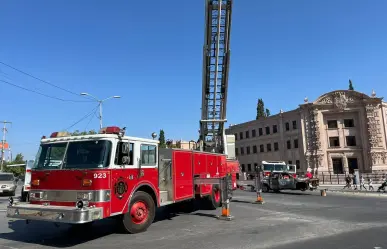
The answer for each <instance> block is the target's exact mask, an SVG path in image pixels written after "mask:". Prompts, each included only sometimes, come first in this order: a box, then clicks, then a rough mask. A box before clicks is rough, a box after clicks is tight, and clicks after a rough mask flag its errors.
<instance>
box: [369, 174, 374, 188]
mask: <svg viewBox="0 0 387 249" xmlns="http://www.w3.org/2000/svg"><path fill="white" fill-rule="evenodd" d="M371 189H372V191H374V186H372V178H371V177H368V190H369V191H371Z"/></svg>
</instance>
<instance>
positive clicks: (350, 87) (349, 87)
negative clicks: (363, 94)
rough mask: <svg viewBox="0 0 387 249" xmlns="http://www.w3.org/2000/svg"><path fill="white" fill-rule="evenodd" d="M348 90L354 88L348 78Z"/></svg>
mask: <svg viewBox="0 0 387 249" xmlns="http://www.w3.org/2000/svg"><path fill="white" fill-rule="evenodd" d="M348 90H355V89H354V88H353V85H352V80H351V79H349V86H348Z"/></svg>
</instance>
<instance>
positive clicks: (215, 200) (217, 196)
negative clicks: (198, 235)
mask: <svg viewBox="0 0 387 249" xmlns="http://www.w3.org/2000/svg"><path fill="white" fill-rule="evenodd" d="M221 205H222V194H221V190H220V187H219V185H212V192H211V195H210V196H208V207H209V209H212V210H215V209H217V208H218V207H220V206H221Z"/></svg>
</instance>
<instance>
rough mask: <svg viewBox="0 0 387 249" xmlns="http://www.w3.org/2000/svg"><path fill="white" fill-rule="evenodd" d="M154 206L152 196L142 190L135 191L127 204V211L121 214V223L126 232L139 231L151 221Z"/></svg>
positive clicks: (145, 227) (154, 212)
mask: <svg viewBox="0 0 387 249" xmlns="http://www.w3.org/2000/svg"><path fill="white" fill-rule="evenodd" d="M155 215H156V206H155V202H154V201H153V199H152V197H151V196H150V195H149V194H148V193H146V192H142V191H138V192H136V193H135V194H134V195H133V197H132V199H131V201H130V205H129V212H127V213H125V214H124V215H123V216H122V225H123V228H124V230H125V231H126V232H128V233H141V232H144V231H146V230H147V229H148V227H149V226H150V225H151V224H152V223H153V220H154V218H155Z"/></svg>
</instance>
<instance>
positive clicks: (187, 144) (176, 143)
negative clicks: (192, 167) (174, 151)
mask: <svg viewBox="0 0 387 249" xmlns="http://www.w3.org/2000/svg"><path fill="white" fill-rule="evenodd" d="M171 147H173V148H179V149H185V150H192V149H196V142H195V141H193V140H191V141H184V140H172V144H171Z"/></svg>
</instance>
